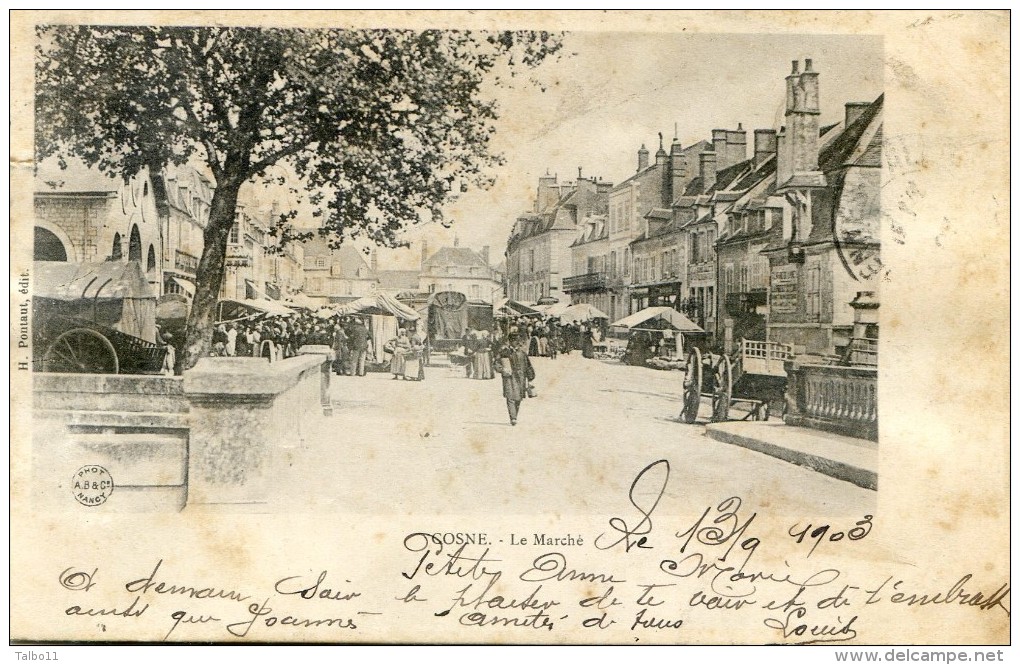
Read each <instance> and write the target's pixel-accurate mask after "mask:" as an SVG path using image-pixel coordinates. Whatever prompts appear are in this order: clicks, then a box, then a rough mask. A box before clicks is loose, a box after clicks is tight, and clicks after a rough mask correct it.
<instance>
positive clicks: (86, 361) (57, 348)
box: [43, 328, 120, 374]
mask: <svg viewBox="0 0 1020 665" xmlns="http://www.w3.org/2000/svg"><path fill="white" fill-rule="evenodd" d="M43 371H45V372H63V373H79V374H116V373H117V372H119V371H120V364H119V363H118V362H117V351H116V349H114V348H113V344H110V340H108V339H106V337H104V336H103V335H101V334H100V333H98V332H96V331H95V330H89V329H88V328H73V329H71V330H68V331H67V332H64V333H61V334H60V336H59V337H57V338H56V339H55V340H53V343H52V344H50V346H49V348H48V349H46V353H45V354H44V355H43Z"/></svg>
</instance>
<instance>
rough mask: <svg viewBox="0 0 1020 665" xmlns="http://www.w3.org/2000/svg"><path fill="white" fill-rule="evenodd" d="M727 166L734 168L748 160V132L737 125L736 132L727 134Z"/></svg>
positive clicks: (732, 131)
mask: <svg viewBox="0 0 1020 665" xmlns="http://www.w3.org/2000/svg"><path fill="white" fill-rule="evenodd" d="M726 155H727V157H726V165H727V166H733V165H734V164H739V163H740V162H743V161H745V160H746V159H747V132H746V131H744V126H743V125H742V124H741V123H739V122H738V123H737V128H736V129H735V130H731V131H727V132H726Z"/></svg>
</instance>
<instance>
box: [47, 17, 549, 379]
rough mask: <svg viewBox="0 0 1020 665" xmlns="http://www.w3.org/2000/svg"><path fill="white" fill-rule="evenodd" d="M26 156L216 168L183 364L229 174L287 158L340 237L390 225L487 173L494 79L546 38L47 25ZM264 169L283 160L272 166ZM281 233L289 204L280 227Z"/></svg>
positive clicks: (229, 215) (416, 217) (381, 234)
mask: <svg viewBox="0 0 1020 665" xmlns="http://www.w3.org/2000/svg"><path fill="white" fill-rule="evenodd" d="M38 32H39V35H38V36H39V42H38V48H37V54H36V56H37V57H36V153H37V154H36V156H37V159H42V158H44V157H47V156H50V155H57V156H58V157H62V156H64V155H68V154H73V155H76V156H78V157H79V158H82V159H83V160H84V161H85V162H86V163H88V164H90V165H92V166H96V167H98V168H100V169H102V170H103V171H106V172H109V173H115V174H118V175H120V176H122V177H124V178H125V179H128V178H130V177H132V176H134V175H135V174H137V173H139V172H140V171H141V170H142V169H149V171H150V172H152V173H158V172H159V171H160V170H161V169H162V168H163V167H164V166H166V165H167V164H171V163H176V164H182V163H185V162H188V161H192V160H202V161H204V162H205V164H206V165H207V166H208V169H209V171H210V172H211V174H212V176H213V178H214V179H215V183H216V189H215V194H214V196H213V200H212V205H211V210H210V215H209V223H208V225H207V227H206V229H205V233H204V241H205V246H204V249H203V252H202V257H201V259H200V261H199V266H198V272H197V287H196V293H195V298H194V302H193V304H192V309H191V314H190V318H189V320H188V326H187V338H186V340H185V351H184V357H183V359H182V360H183V362H182V365H183V367H185V368H187V367H191V366H193V365H194V363H195V362H196V361H197V360H198V358H200V357H201V356H203V355H206V354H207V353H208V350H209V345H210V341H211V332H212V325H213V317H214V311H215V305H216V298H217V293H218V291H219V287H220V284H221V283H222V281H223V274H224V259H225V256H226V249H227V239H228V237H229V232H230V227H231V226H232V225H233V223H234V219H235V208H236V205H237V200H238V192H239V190H240V189H241V187H242V185H243V184H244V183H246V182H249V181H255V182H266V181H267V180H271V178H269V177H268V175H267V173H270V172H271V167H273V166H274V165H277V164H286V165H287V169H286V170H287V171H288V172H290V173H293V174H294V175H295V176H296V178H297V180H298V181H299V182H300V183H301V186H302V187H304V188H305V189H307V191H308V192H309V193H310V196H309V199H310V200H311V202H312V203H314V204H316V206H317V214H320V215H321V229H322V230H321V232H322V233H323V234H324V235H327V237H329V238H330V239H331V242H332V243H334V244H336V243H339V242H342V241H343V240H344V239H350V238H354V237H356V236H363V237H367V238H369V239H370V240H372V241H374V242H376V243H379V244H382V245H394V244H396V243H397V242H398V234H399V232H400V231H401V230H402V229H404V228H406V227H407V226H408V225H411V224H416V223H423V222H429V221H441V220H442V207H443V205H444V203H445V202H446V201H447V200H448V199H449V198H450V197H451V196H453V195H455V194H456V193H458V192H459V189H460V187H461V186H463V185H467V184H473V185H476V186H483V187H484V186H486V185H487V184H488V183H489V181H490V178H491V171H490V169H491V167H492V166H494V165H497V164H498V163H499V160H500V158H499V156H498V155H495V154H493V153H492V152H491V150H490V145H489V142H490V138H491V136H492V134H493V133H494V132H495V121H496V119H497V115H498V108H497V104H496V102H495V100H494V98H493V95H492V94H491V92H492V90H493V88H492V85H493V84H495V85H498V84H499V82H500V81H503V82H504V83H505V82H506V81H508V80H510V79H511V78H512V77H514V76H516V73H517V72H520V71H521V70H522V69H529V68H533V67H535V66H536V65H538V64H539V63H540V62H541V61H542V60H543V59H545V58H546V57H548V56H550V55H551V54H554V53H556V52H557V51H558V50H559V49H560V46H561V42H560V39H559V37H558V36H557V35H551V34H548V33H536V32H530V31H529V32H468V31H441V30H427V31H407V30H356V31H351V30H332V29H307V30H295V29H288V30H281V29H264V28H225V27H201V28H183V27H110V26H44V27H40V28H39V30H38ZM272 172H275V173H277V174H279V173H280V170H273V171H272ZM276 233H277V235H278V236H279V237H280V240H281V241H287V240H291V239H294V238H295V237H297V236H299V235H300V234H296V233H294V232H293V231H292V230H291V229H289V228H288V227H287V225H286V215H284V216H282V218H281V219H280V220H279V222H278V228H277V229H276Z"/></svg>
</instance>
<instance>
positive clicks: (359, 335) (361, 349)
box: [349, 318, 368, 376]
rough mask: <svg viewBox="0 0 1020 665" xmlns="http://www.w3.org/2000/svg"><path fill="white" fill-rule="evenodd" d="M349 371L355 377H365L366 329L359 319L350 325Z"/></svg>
mask: <svg viewBox="0 0 1020 665" xmlns="http://www.w3.org/2000/svg"><path fill="white" fill-rule="evenodd" d="M349 342H350V346H351V371H352V372H354V374H355V375H356V376H365V355H366V354H367V353H368V328H366V327H365V324H364V322H363V321H362V320H361V319H360V318H356V319H354V323H353V324H351V338H350V340H349Z"/></svg>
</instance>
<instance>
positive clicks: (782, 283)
mask: <svg viewBox="0 0 1020 665" xmlns="http://www.w3.org/2000/svg"><path fill="white" fill-rule="evenodd" d="M804 64H805V66H804V71H803V72H800V71H799V66H798V65H799V63H798V62H794V63H793V69H792V72H791V74H790V75H789V76H787V78H786V83H787V94H786V123H787V124H786V127H785V130H784V131H781V132H780V134H779V137H778V143H779V145H778V161H777V172H776V182H777V186H776V192H775V193H776V196H777V198H778V203H779V205H780V206H781V211H782V223H781V224H775V225H773V228H772V234H771V238H770V241H769V244H768V245H766V246H765V247H764V249H763V250H762V253H763V254H764V255H765V256H767V258H768V261H769V271H770V273H769V278H770V279H769V282H770V284H769V320H768V336H769V339H770V340H772V341H776V342H784V343H787V344H791V345H793V348H794V351H795V352H796V353H798V354H817V355H823V356H824V355H837V356H838V355H842V354H843V353H844V351H845V350H846V347H847V346H848V345H849V344H850V340H851V337H852V334H853V316H854V311H853V307H852V306H851V303H852V302H853V301H854V299H855V298H856V297H857V294H858V293H859V292H863V291H867V292H872V293H874V294H876V295H875V297H876V298H877V294H878V292H879V276H878V275H879V270H880V269H881V262H880V259H879V249H880V244H879V230H880V222H881V209H880V198H881V163H882V115H883V114H882V108H883V96H880V97H879V98H878V99H876V100H875V101H874V102H871V103H867V104H863V103H850V104H847V105H846V111H845V116H844V118H843V121H842V122H841V123H838V124H837V125H832V126H829V127H824V128H820V127H819V108H818V95H819V74H818V72H815V71H814V70H813V68H812V62H811V60H806V61H805V63H804Z"/></svg>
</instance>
